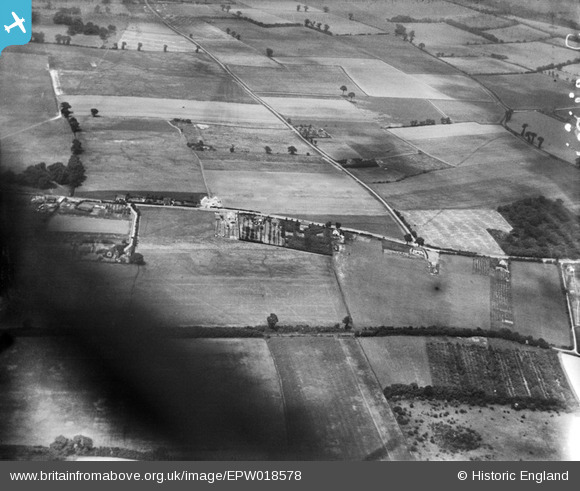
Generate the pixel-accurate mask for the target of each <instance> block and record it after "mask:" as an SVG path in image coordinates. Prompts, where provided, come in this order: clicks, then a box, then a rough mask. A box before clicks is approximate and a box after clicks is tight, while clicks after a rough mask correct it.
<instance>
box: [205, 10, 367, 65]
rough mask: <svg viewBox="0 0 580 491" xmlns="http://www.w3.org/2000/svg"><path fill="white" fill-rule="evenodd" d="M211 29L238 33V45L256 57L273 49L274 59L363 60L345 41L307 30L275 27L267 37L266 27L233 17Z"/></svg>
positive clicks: (215, 23)
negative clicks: (339, 58) (328, 58)
mask: <svg viewBox="0 0 580 491" xmlns="http://www.w3.org/2000/svg"><path fill="white" fill-rule="evenodd" d="M212 25H214V26H216V27H218V28H220V29H222V30H223V31H224V32H225V31H226V29H227V28H230V29H231V30H233V31H236V33H237V34H239V35H240V41H238V43H240V44H241V45H246V46H249V47H250V48H253V49H254V50H256V52H257V53H260V54H263V55H266V49H268V48H270V49H272V50H273V52H274V58H275V59H277V58H278V57H308V56H319V57H323V56H329V57H335V58H336V57H344V58H348V57H351V58H362V57H363V56H361V53H360V52H359V51H358V50H357V49H356V48H351V47H350V46H348V45H347V44H345V43H344V42H342V39H343V38H340V40H339V39H335V37H334V36H328V35H327V34H323V33H321V32H317V31H315V30H313V29H308V28H306V27H276V28H273V29H268V30H267V34H268V36H267V37H266V36H264V28H263V27H260V26H257V25H256V24H253V23H251V22H248V21H245V20H240V19H236V18H234V17H232V19H213V20H212ZM204 46H205V44H204Z"/></svg>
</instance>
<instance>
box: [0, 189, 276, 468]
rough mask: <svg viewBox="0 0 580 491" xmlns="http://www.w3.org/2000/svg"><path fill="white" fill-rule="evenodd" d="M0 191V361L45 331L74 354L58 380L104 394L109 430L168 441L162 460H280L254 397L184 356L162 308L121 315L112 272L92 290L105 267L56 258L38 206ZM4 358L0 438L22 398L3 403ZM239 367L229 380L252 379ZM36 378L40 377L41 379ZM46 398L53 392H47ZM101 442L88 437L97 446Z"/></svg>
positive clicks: (11, 385)
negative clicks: (7, 340) (5, 332)
mask: <svg viewBox="0 0 580 491" xmlns="http://www.w3.org/2000/svg"><path fill="white" fill-rule="evenodd" d="M1 198H2V204H1V210H0V212H1V215H0V218H1V220H0V226H1V230H0V232H1V233H0V237H2V238H3V239H2V243H1V246H2V283H1V285H0V286H1V292H0V293H1V296H2V299H6V298H9V299H10V304H9V305H10V308H11V309H12V312H8V313H6V312H3V317H4V321H3V322H2V324H3V325H4V326H5V325H10V323H11V322H12V323H13V324H12V326H13V328H12V329H11V332H12V333H13V334H14V336H15V337H14V343H13V346H12V347H9V348H7V350H4V351H3V352H1V353H0V359H1V358H2V357H4V356H7V355H9V352H10V350H13V349H16V348H17V347H18V346H19V344H21V348H22V345H25V342H26V339H25V336H39V337H42V338H43V339H48V337H50V338H51V340H50V342H51V343H52V344H55V343H56V344H58V350H57V352H61V353H66V352H68V353H71V354H73V356H71V359H72V360H73V362H72V363H70V364H68V363H67V364H66V367H67V368H66V371H63V372H62V373H63V377H64V379H65V380H64V384H65V385H66V384H69V385H71V384H72V385H73V390H75V391H76V392H74V393H73V396H72V397H73V398H74V397H75V395H76V394H78V393H84V394H86V393H90V394H91V397H92V398H93V399H99V398H101V397H103V398H105V399H106V400H108V401H112V403H111V405H112V407H113V408H114V410H113V411H112V412H113V414H114V417H113V421H112V423H111V424H112V426H113V429H114V432H117V433H118V434H123V432H124V431H125V430H126V428H129V429H130V430H131V431H133V432H134V433H135V431H136V432H137V434H138V437H139V438H140V439H141V440H144V441H149V442H152V443H153V445H152V446H155V445H157V444H159V442H162V443H161V444H159V446H161V445H163V446H165V447H166V448H167V450H168V451H169V452H168V455H169V457H168V458H177V459H195V460H203V459H215V460H230V459H231V460H234V459H248V460H252V459H260V460H261V459H284V458H285V452H286V448H285V446H284V444H282V443H280V440H276V441H275V442H274V443H273V440H272V439H270V440H266V439H265V437H264V431H257V430H258V429H259V426H260V424H261V421H260V419H259V418H257V417H256V416H255V415H254V414H253V412H252V411H251V408H252V405H251V404H248V403H247V401H246V400H244V394H243V393H241V391H240V390H238V391H237V392H236V393H231V392H228V391H227V390H226V391H224V390H220V388H219V387H218V386H216V385H219V384H216V377H215V376H213V377H209V376H207V375H208V374H209V373H210V371H211V370H212V366H210V365H209V364H208V362H207V360H211V356H204V357H201V359H192V356H191V354H188V353H186V352H185V351H184V350H182V349H180V347H179V344H178V343H175V341H174V340H173V341H172V339H171V335H170V333H169V331H167V330H165V329H164V328H163V327H161V326H164V325H165V323H164V321H163V312H156V311H154V310H152V308H151V307H150V306H148V305H137V307H138V308H134V307H135V304H134V303H133V304H132V308H131V309H130V310H131V312H133V314H127V313H126V312H127V311H128V309H127V308H124V307H126V304H125V305H123V302H117V303H115V302H112V299H114V298H115V284H114V283H115V279H114V278H112V279H111V280H110V290H106V289H105V290H103V289H101V290H99V289H95V288H93V285H95V284H102V283H103V282H104V281H109V280H107V279H106V278H102V277H99V275H102V274H105V272H106V271H108V269H106V268H105V269H102V270H101V269H100V268H99V267H95V265H91V267H87V265H86V264H84V263H82V262H71V261H66V260H64V259H63V256H61V255H60V254H59V253H58V251H57V250H55V249H54V248H52V247H50V246H49V241H48V240H47V237H46V235H45V234H44V233H43V231H42V229H43V221H42V217H41V216H40V215H39V214H36V213H34V212H31V211H30V210H28V209H26V207H23V206H22V203H18V202H17V200H16V199H14V198H12V197H10V196H8V195H7V194H3V195H2V196H1ZM96 266H99V265H96ZM116 266H117V267H119V268H134V271H135V275H137V274H139V271H138V267H137V266H133V265H122V264H119V265H116ZM141 267H143V266H141ZM145 267H146V266H145ZM129 301H130V302H134V300H129ZM33 311H34V312H37V313H38V315H37V316H36V317H34V320H33V321H30V322H32V325H30V324H28V325H25V326H24V327H22V318H25V317H26V315H27V313H29V312H33ZM135 312H139V314H134V313H135ZM38 339H40V338H38ZM43 346H44V345H43ZM49 351H50V350H49ZM51 353H54V352H53V351H51ZM25 356H29V355H25ZM63 358H68V355H65V356H63ZM204 360H205V361H204ZM57 361H60V360H56V361H55V362H57ZM2 366H3V367H2V370H1V371H0V387H1V389H0V390H1V391H2V394H3V397H5V396H6V397H7V399H6V398H5V402H4V403H0V442H3V443H4V442H6V441H7V438H8V437H9V436H10V435H12V436H14V435H15V434H18V431H17V430H16V432H15V428H13V427H12V426H13V425H14V422H23V421H24V419H25V418H23V417H22V414H24V415H26V405H27V402H26V401H16V402H14V403H13V404H12V405H11V404H9V403H7V402H6V401H7V400H9V399H10V397H12V399H13V400H16V399H17V397H15V396H14V394H12V393H13V392H14V391H16V392H15V393H16V394H18V393H21V392H22V389H23V388H22V387H17V386H15V384H17V381H18V380H22V378H18V377H14V376H13V375H11V374H9V373H7V372H8V370H6V369H5V367H4V363H2ZM39 366H42V365H39ZM241 368H242V367H240V370H235V371H233V370H232V371H229V372H228V377H229V379H228V380H227V387H241V388H243V387H248V385H251V383H252V382H251V381H249V380H245V379H244V377H246V375H245V374H244V372H243V370H242V369H241ZM69 370H72V371H73V372H74V373H70V376H71V379H70V380H69V379H68V378H67V377H68V374H69ZM47 376H49V374H47ZM40 378H43V377H40ZM232 378H233V380H232ZM236 379H238V380H236ZM224 382H225V381H224ZM38 383H39V384H42V380H39V381H38ZM32 390H34V389H32ZM11 394H12V396H11ZM44 397H46V398H52V394H47V395H46V396H44ZM253 404H254V406H253V407H254V408H255V407H256V404H257V405H261V406H260V408H261V410H264V411H270V410H271V411H272V413H274V412H275V411H276V410H277V408H275V407H272V408H267V407H266V408H264V407H263V406H264V405H268V404H269V402H268V401H253ZM17 412H18V414H16V413H17ZM260 412H261V411H260ZM41 423H42V421H41ZM64 423H65V421H63V424H62V427H65V424H64ZM106 423H107V424H109V423H110V422H106ZM28 424H30V423H28ZM32 424H36V423H34V422H33V423H32ZM115 426H117V427H116V428H115ZM136 429H137V430H136ZM54 431H59V430H57V429H55V430H54ZM57 434H58V433H57ZM55 436H56V435H55ZM66 436H67V437H69V438H70V437H72V436H73V435H66ZM87 436H89V437H90V436H91V435H90V434H87ZM282 440H283V439H282ZM49 443H50V441H44V442H42V444H43V445H48V444H49ZM100 444H101V442H99V441H95V445H96V446H97V445H100ZM6 452H7V451H6V450H5V449H4V450H3V455H0V458H4V459H11V458H16V457H17V455H15V454H14V455H10V452H8V454H6Z"/></svg>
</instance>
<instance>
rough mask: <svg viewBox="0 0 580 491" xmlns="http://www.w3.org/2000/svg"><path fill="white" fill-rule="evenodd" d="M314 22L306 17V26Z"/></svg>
mask: <svg viewBox="0 0 580 491" xmlns="http://www.w3.org/2000/svg"><path fill="white" fill-rule="evenodd" d="M311 23H312V22H311V21H310V19H304V25H305V26H306V27H308V26H309V25H310V24H311Z"/></svg>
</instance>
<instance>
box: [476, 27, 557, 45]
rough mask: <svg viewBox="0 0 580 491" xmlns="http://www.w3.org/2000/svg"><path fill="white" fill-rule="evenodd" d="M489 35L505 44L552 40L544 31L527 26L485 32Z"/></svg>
mask: <svg viewBox="0 0 580 491" xmlns="http://www.w3.org/2000/svg"><path fill="white" fill-rule="evenodd" d="M485 32H487V33H489V34H493V35H494V36H495V37H497V38H498V39H499V40H500V41H503V42H505V43H518V42H520V43H523V42H529V41H539V40H540V39H543V40H545V39H548V38H550V35H549V34H546V33H545V32H543V31H538V30H537V29H533V28H532V27H528V26H526V25H522V24H517V25H515V26H510V27H503V28H500V29H489V30H487V31H485Z"/></svg>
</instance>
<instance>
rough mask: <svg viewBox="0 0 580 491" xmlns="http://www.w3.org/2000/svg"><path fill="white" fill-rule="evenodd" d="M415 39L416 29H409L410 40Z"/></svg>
mask: <svg viewBox="0 0 580 491" xmlns="http://www.w3.org/2000/svg"><path fill="white" fill-rule="evenodd" d="M413 39H415V31H409V42H410V43H412V42H413Z"/></svg>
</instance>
